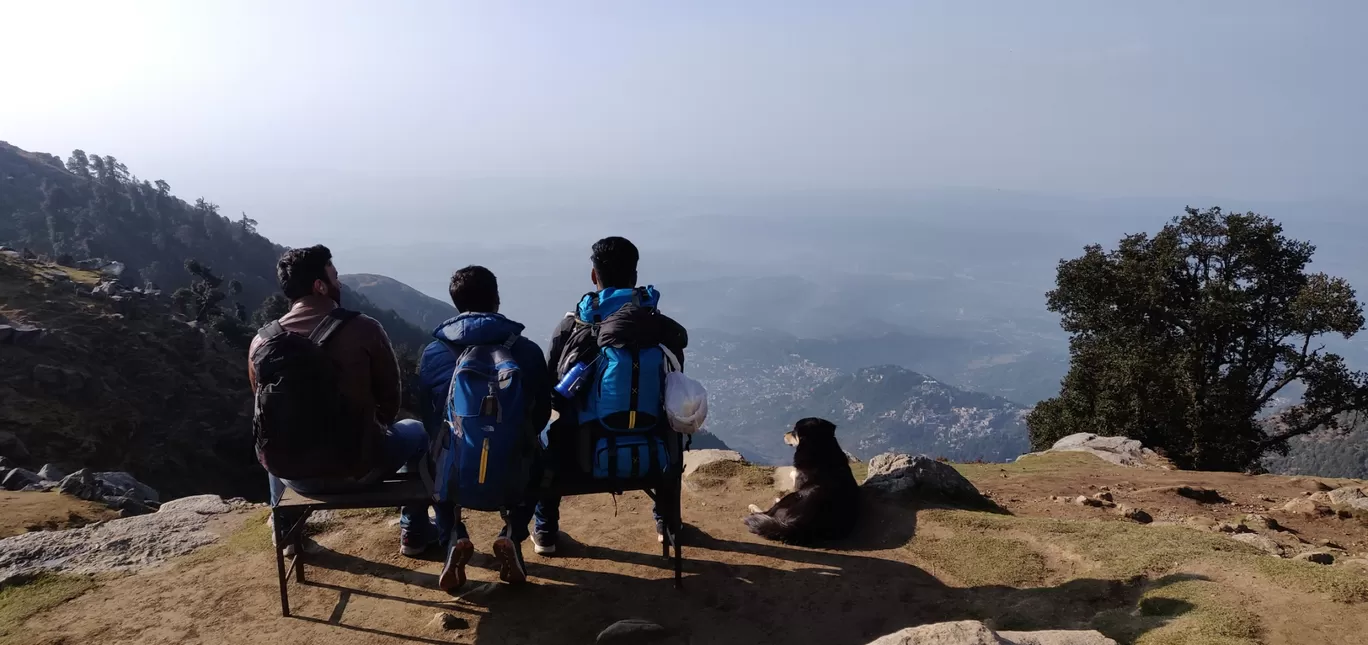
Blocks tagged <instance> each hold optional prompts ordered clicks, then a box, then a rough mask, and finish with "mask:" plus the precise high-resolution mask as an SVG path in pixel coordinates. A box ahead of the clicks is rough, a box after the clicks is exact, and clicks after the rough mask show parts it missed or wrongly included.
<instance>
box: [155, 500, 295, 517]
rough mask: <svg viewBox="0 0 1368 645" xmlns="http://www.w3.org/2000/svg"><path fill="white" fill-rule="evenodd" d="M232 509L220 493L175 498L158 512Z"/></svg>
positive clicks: (215, 513)
mask: <svg viewBox="0 0 1368 645" xmlns="http://www.w3.org/2000/svg"><path fill="white" fill-rule="evenodd" d="M231 510H233V507H232V506H229V505H228V503H227V502H225V501H223V498H222V497H219V496H218V495H192V496H190V497H182V498H180V499H173V500H171V501H169V502H167V503H165V504H162V505H161V506H160V507H159V508H157V512H158V513H181V512H190V513H199V514H201V515H218V514H220V513H227V512H229V511H231ZM319 514H320V513H314V514H311V515H310V517H309V519H310V520H312V519H313V515H319Z"/></svg>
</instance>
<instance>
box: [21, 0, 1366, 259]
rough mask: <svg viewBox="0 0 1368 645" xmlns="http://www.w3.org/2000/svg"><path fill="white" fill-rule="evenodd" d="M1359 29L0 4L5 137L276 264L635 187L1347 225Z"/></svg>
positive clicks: (975, 15)
mask: <svg viewBox="0 0 1368 645" xmlns="http://www.w3.org/2000/svg"><path fill="white" fill-rule="evenodd" d="M1365 25H1368V3H1364V2H1356V1H1343V2H1334V1H1329V0H1326V1H1308V2H1258V1H1250V0H1232V1H1201V2H1192V1H1185V2H1159V1H1147V2H1132V3H1120V2H1098V1H1095V0H1080V1H1076V2H1065V1H1054V2H1047V1H1032V2H1019V1H1008V0H1003V1H1001V2H972V1H968V0H951V1H945V2H911V1H908V2H888V3H884V2H856V3H834V2H821V3H800V2H669V3H667V2H643V1H630V2H590V1H583V2H573V3H571V2H520V3H509V2H487V3H463V2H388V3H382V2H371V3H358V2H283V1H277V2H250V1H235V2H200V1H194V2H161V3H152V2H127V3H122V2H121V3H110V2H99V3H69V2H59V1H51V0H50V1H45V2H27V1H23V0H0V60H3V61H5V72H4V74H3V81H0V139H4V140H8V141H10V142H11V143H13V144H15V145H18V146H20V147H23V148H27V149H31V150H41V151H46V152H53V153H58V154H61V155H63V156H65V154H66V153H68V152H69V151H70V150H71V149H72V148H76V147H81V148H84V149H85V150H86V151H88V152H98V153H103V154H113V155H115V156H117V157H119V158H120V159H121V160H123V161H124V162H125V163H127V164H128V165H129V166H130V167H131V168H132V169H133V171H134V172H136V173H138V174H140V175H142V176H144V177H147V178H158V177H160V178H165V179H167V180H168V181H170V182H171V184H172V187H173V190H176V192H178V193H180V194H182V195H183V196H185V197H188V198H193V197H195V196H199V195H204V196H206V197H208V198H210V199H211V200H213V201H216V202H218V203H220V204H222V205H223V206H224V210H225V211H228V212H231V213H236V212H237V211H239V210H246V211H247V212H248V213H249V214H251V215H253V216H255V217H257V218H258V219H260V220H262V227H263V230H264V231H265V232H267V233H268V234H272V235H276V236H280V237H283V238H285V239H282V241H285V242H287V243H288V242H290V241H291V239H290V238H292V237H297V236H298V235H299V234H300V231H301V230H306V229H305V228H304V227H305V226H306V225H305V224H304V220H305V219H306V218H310V217H316V216H319V215H324V214H331V213H336V212H344V211H347V209H348V208H349V207H352V206H354V205H356V204H369V205H372V206H367V207H366V208H373V207H375V206H374V205H379V204H384V203H386V200H390V199H395V198H394V195H396V194H404V193H411V194H412V196H413V197H414V201H415V203H426V204H429V205H432V204H436V208H438V209H439V210H440V208H442V207H443V206H442V203H443V201H442V200H443V199H445V198H446V197H452V198H453V199H456V196H454V195H455V194H456V193H461V192H462V191H467V190H470V191H475V192H478V191H479V190H482V189H488V187H489V186H499V187H501V188H500V190H506V191H511V192H512V193H514V194H515V195H516V196H517V197H518V198H521V199H526V200H530V202H529V204H530V205H529V206H527V208H529V209H532V210H537V209H538V208H541V206H539V204H538V203H537V202H536V197H535V196H529V195H528V194H527V193H529V192H533V191H530V190H527V189H523V188H520V187H521V186H556V187H557V190H559V191H562V192H558V193H556V194H557V195H558V196H559V197H558V198H557V199H559V200H560V201H559V202H557V203H556V204H553V205H550V206H547V208H548V209H550V208H552V206H554V207H563V206H565V205H566V204H570V205H573V204H575V203H577V202H576V198H575V197H574V195H577V194H580V193H578V192H576V191H582V192H587V193H594V192H595V191H610V190H622V189H626V188H630V189H631V190H632V191H634V192H635V193H638V194H641V195H646V196H648V199H647V201H648V202H649V201H650V199H649V196H650V195H653V194H658V195H661V196H662V197H660V198H659V199H660V200H665V199H666V197H664V196H665V195H668V194H670V191H683V192H702V193H707V192H709V191H716V192H718V193H719V194H720V193H726V192H736V191H740V192H748V191H757V192H786V191H824V190H855V191H865V190H879V191H914V190H919V189H925V188H937V187H982V188H1001V189H1011V190H1026V191H1037V192H1044V193H1056V194H1067V195H1090V196H1109V197H1110V196H1116V197H1153V196H1186V195H1215V196H1222V197H1225V196H1228V197H1236V198H1240V199H1248V200H1325V199H1333V200H1349V201H1355V202H1363V201H1368V164H1365V163H1364V160H1363V156H1364V151H1365V149H1368V127H1365V124H1364V115H1366V114H1368V83H1365V81H1368V72H1365V68H1366V67H1368V39H1365V38H1364V37H1363V34H1364V26H1365ZM492 180H498V181H497V182H496V181H492ZM524 182H526V183H524ZM509 186H511V187H512V188H509ZM653 191H659V193H655V192H653ZM499 194H503V193H496V196H494V197H488V196H487V197H486V199H492V200H495V201H497V200H498V199H500V198H499V197H497V195H499ZM567 195H568V196H567ZM394 203H398V204H404V202H402V200H399V201H396V202H394ZM407 208H408V207H407V206H400V207H398V208H395V209H394V210H395V211H396V212H390V213H385V214H384V215H385V226H383V227H379V228H378V229H377V230H375V231H370V232H367V235H371V234H373V235H375V236H377V237H381V238H385V237H387V236H388V235H389V232H390V231H393V230H395V225H398V224H403V223H404V220H403V218H404V217H406V216H407V215H408V211H407V210H406V209H407ZM346 221H348V222H364V221H365V220H364V218H357V217H348V218H346Z"/></svg>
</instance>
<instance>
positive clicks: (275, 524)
mask: <svg viewBox="0 0 1368 645" xmlns="http://www.w3.org/2000/svg"><path fill="white" fill-rule="evenodd" d="M280 522H281V516H280V513H279V512H277V511H276V510H275V509H274V508H273V509H271V531H272V532H274V533H275V535H273V536H272V538H274V539H272V540H271V543H272V546H273V548H274V549H275V556H276V577H277V578H279V579H280V615H281V616H284V617H285V618H289V617H290V592H289V591H287V590H286V589H285V585H286V576H285V546H284V545H282V544H280V542H284V541H285V540H283V539H281V535H280Z"/></svg>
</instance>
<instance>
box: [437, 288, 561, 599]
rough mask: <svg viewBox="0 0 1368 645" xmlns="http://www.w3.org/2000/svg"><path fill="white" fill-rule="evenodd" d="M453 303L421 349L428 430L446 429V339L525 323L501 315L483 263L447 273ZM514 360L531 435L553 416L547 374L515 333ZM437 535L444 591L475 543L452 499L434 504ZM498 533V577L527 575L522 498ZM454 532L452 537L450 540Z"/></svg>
mask: <svg viewBox="0 0 1368 645" xmlns="http://www.w3.org/2000/svg"><path fill="white" fill-rule="evenodd" d="M450 293H451V303H452V304H453V305H456V311H457V312H459V315H457V316H456V317H455V318H452V319H451V320H448V321H446V322H444V323H442V324H441V325H440V326H438V327H437V329H435V330H433V332H432V335H433V337H434V338H437V339H439V340H436V341H433V342H432V343H430V344H429V345H428V346H427V349H426V350H424V351H423V358H422V361H421V363H419V367H418V371H419V376H420V379H421V381H422V388H421V389H420V390H419V393H418V397H419V408H420V409H421V410H422V414H423V425H424V427H425V428H426V429H427V431H428V434H429V435H430V436H434V437H435V436H438V434H437V433H441V432H449V431H450V430H448V429H447V426H446V403H447V393H448V389H449V388H450V386H451V376H452V373H453V372H455V370H456V353H454V352H453V351H452V350H451V349H450V348H449V347H448V343H451V344H454V345H456V346H457V347H461V346H466V345H487V344H498V343H503V342H505V341H506V340H507V339H508V337H509V336H511V335H513V334H519V335H520V334H522V331H523V326H522V325H521V324H519V323H516V322H513V321H512V320H509V319H507V318H505V317H503V316H501V315H499V313H498V311H499V284H498V281H497V279H496V278H495V277H494V274H493V273H492V272H491V271H490V270H489V269H486V268H484V267H481V266H468V267H466V268H464V269H461V270H459V271H457V272H456V273H454V274H452V276H451V286H450ZM512 352H513V360H514V361H516V362H517V363H518V368H519V370H520V371H521V372H522V378H523V386H524V392H525V396H527V397H528V401H527V403H528V407H529V408H530V411H529V414H528V416H527V420H526V423H527V428H528V430H529V433H528V434H529V435H535V434H536V433H538V432H540V431H541V430H542V428H543V427H545V426H546V422H547V421H548V420H549V419H550V418H551V388H552V385H553V384H552V382H551V375H550V372H549V370H548V369H547V366H546V359H545V357H544V355H543V354H542V350H541V347H539V346H538V345H537V344H536V343H535V342H532V341H531V340H528V339H526V338H523V337H521V336H519V338H518V340H517V341H516V342H515V343H514V345H513V348H512ZM435 510H436V514H437V540H438V542H439V543H441V544H442V545H444V546H445V547H446V563H445V565H444V566H443V567H442V574H441V576H440V577H439V578H438V582H437V584H438V586H439V587H441V588H442V590H444V591H451V590H454V589H456V588H458V587H460V586H461V585H463V584H465V581H466V575H465V566H466V564H467V563H468V562H469V561H470V557H471V555H472V554H473V553H474V552H475V546H474V543H472V542H471V541H470V535H469V534H468V533H467V532H466V527H465V524H464V523H463V522H462V521H461V509H460V507H459V506H454V505H451V504H438V505H436V509H435ZM506 519H507V522H506V525H505V527H504V529H503V530H502V531H500V532H499V537H498V538H496V539H495V540H494V546H493V550H494V555H495V558H496V559H498V561H499V578H500V579H502V580H503V581H505V582H510V583H519V582H522V581H524V580H526V579H527V568H526V566H525V565H524V564H523V557H522V543H523V541H525V540H526V539H527V537H528V524H529V523H530V522H531V520H532V506H531V505H530V504H523V505H521V506H519V507H517V508H515V509H512V510H511V511H510V512H509V514H508V517H507V518H506ZM453 538H454V540H453Z"/></svg>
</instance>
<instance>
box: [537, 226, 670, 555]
mask: <svg viewBox="0 0 1368 645" xmlns="http://www.w3.org/2000/svg"><path fill="white" fill-rule="evenodd" d="M589 259H590V263H591V265H592V268H591V269H590V271H589V281H590V282H592V283H593V285H594V289H595V292H596V293H598V294H600V295H603V294H604V293H605V292H607V291H608V290H616V289H635V288H636V285H637V262H638V261H639V260H640V253H639V252H638V251H637V248H636V245H634V244H632V243H631V242H630V241H628V240H627V239H625V238H621V237H607V238H604V239H601V240H599V241H598V242H595V243H594V247H593V253H592V255H591V256H590V258H589ZM575 319H576V314H575V313H573V312H572V313H568V314H566V315H565V317H564V318H562V319H561V322H560V324H559V325H557V326H556V330H555V331H554V332H552V334H551V347H550V350H551V351H550V353H549V354H548V356H547V364H548V366H549V368H550V369H549V371H550V372H551V374H552V375H554V378H555V379H557V380H559V379H560V378H561V377H563V376H565V374H564V372H565V371H567V370H566V369H562V368H566V367H567V366H562V365H561V359H562V357H563V355H564V354H565V352H566V343H567V342H568V341H569V340H570V337H571V334H572V333H573V332H574V330H575V326H576V324H577V323H576V322H575ZM658 322H659V324H660V330H659V335H660V339H661V344H663V345H664V346H665V348H666V349H668V350H670V352H671V353H673V354H674V355H675V356H676V357H678V358H679V361H680V365H681V366H682V365H683V364H684V349H685V348H686V347H688V345H689V334H688V332H687V331H686V330H685V329H684V327H683V326H682V325H680V324H679V323H677V322H675V321H674V320H673V319H671V318H670V317H668V316H665V315H663V314H662V315H660V316H659V317H658ZM552 401H553V403H552V405H553V407H554V408H555V410H556V413H557V415H558V417H557V419H556V421H555V422H554V423H552V424H551V428H550V429H549V430H548V431H547V440H548V443H549V452H550V453H551V455H553V459H555V461H556V468H558V469H567V470H568V469H575V468H578V466H576V465H575V464H574V455H575V450H576V444H577V440H578V437H579V431H580V428H579V420H578V419H577V418H576V416H577V411H576V409H575V405H574V403H573V402H571V401H569V400H567V399H565V398H564V397H562V396H560V395H559V394H552ZM662 417H663V415H662ZM651 514H652V515H653V516H655V523H656V539H657V541H660V542H664V541H665V525H664V521H663V520H662V518H661V516H660V513H659V512H657V510H656V508H655V506H652V507H651ZM535 516H536V529H535V530H534V531H533V533H532V546H533V550H535V551H536V552H537V553H538V554H540V555H551V554H553V553H555V552H556V541H557V537H558V536H559V532H560V498H558V497H551V498H546V499H543V500H541V501H540V502H539V503H538V504H537V508H536V514H535Z"/></svg>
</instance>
